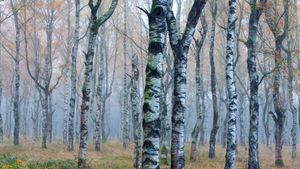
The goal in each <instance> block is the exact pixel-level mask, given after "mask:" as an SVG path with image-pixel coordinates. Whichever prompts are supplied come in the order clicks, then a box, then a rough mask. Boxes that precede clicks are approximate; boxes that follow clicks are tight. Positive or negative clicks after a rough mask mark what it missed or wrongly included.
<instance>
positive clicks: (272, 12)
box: [265, 0, 289, 166]
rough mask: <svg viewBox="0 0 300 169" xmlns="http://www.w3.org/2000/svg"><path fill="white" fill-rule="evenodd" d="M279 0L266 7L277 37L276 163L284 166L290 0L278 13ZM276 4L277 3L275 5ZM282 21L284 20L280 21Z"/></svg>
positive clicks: (269, 23)
mask: <svg viewBox="0 0 300 169" xmlns="http://www.w3.org/2000/svg"><path fill="white" fill-rule="evenodd" d="M277 2H278V1H277V0H276V1H274V2H270V5H269V7H268V8H266V9H265V16H266V22H267V24H268V27H269V29H270V30H271V32H272V34H273V37H274V39H275V52H274V62H275V69H274V72H273V85H272V88H273V104H274V109H275V112H270V113H271V115H272V117H273V120H274V122H275V165H276V166H283V159H282V145H283V142H282V139H283V131H284V122H285V116H286V115H285V110H284V105H283V103H284V102H283V94H282V92H280V87H281V83H280V80H281V78H282V69H283V68H282V62H283V57H282V42H283V41H284V39H285V38H286V33H287V31H288V28H287V27H288V10H289V9H288V2H289V1H288V0H284V5H283V6H284V12H283V14H282V15H281V14H279V13H278V6H277ZM275 4H276V5H275ZM283 16H284V21H283V25H282V24H277V23H279V22H278V21H280V20H282V19H283V18H282V17H283ZM280 23H282V22H280Z"/></svg>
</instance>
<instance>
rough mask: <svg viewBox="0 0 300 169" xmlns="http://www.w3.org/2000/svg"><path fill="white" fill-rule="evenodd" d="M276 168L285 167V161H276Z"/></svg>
mask: <svg viewBox="0 0 300 169" xmlns="http://www.w3.org/2000/svg"><path fill="white" fill-rule="evenodd" d="M275 166H276V167H283V166H284V164H283V160H275Z"/></svg>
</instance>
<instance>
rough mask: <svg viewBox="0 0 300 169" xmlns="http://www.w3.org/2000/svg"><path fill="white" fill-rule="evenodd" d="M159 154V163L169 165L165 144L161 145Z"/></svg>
mask: <svg viewBox="0 0 300 169" xmlns="http://www.w3.org/2000/svg"><path fill="white" fill-rule="evenodd" d="M160 155H161V158H160V163H161V164H164V165H169V158H168V148H167V147H166V146H162V147H161V154H160Z"/></svg>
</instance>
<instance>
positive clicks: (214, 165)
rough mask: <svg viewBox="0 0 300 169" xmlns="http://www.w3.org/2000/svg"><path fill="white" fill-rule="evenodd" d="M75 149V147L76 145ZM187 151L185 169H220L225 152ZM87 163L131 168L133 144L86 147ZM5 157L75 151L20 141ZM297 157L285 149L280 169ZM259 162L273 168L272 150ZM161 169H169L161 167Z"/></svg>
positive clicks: (297, 168)
mask: <svg viewBox="0 0 300 169" xmlns="http://www.w3.org/2000/svg"><path fill="white" fill-rule="evenodd" d="M76 147H78V146H76ZM187 149H188V150H187V152H186V155H187V156H186V168H187V169H222V168H224V160H225V159H224V157H225V149H223V148H222V147H220V146H217V149H216V158H215V159H209V158H208V149H207V148H206V147H199V154H198V158H197V161H196V162H191V161H190V160H189V158H188V155H189V146H187ZM89 150H90V151H89V152H88V159H89V160H88V163H89V166H91V168H96V169H130V168H132V161H133V155H132V154H133V145H130V146H129V147H128V149H127V150H124V149H123V148H122V144H121V143H119V142H114V141H110V142H107V143H105V144H104V145H103V149H102V152H101V153H98V152H95V151H94V150H93V148H92V147H89ZM5 154H11V155H16V156H17V157H18V158H20V159H22V160H24V161H30V160H39V161H41V162H43V161H47V160H49V159H51V160H68V159H73V160H75V159H76V156H77V149H76V151H74V152H71V153H70V152H67V150H66V148H65V146H64V145H62V144H59V143H56V144H52V145H49V146H48V149H46V150H43V149H41V148H40V143H34V142H29V141H26V142H23V143H22V144H21V145H19V146H12V145H11V142H10V144H8V143H5V144H4V145H0V156H2V155H5ZM298 154H299V155H298V157H297V158H296V159H292V158H291V157H290V147H284V150H283V156H284V163H285V167H284V168H282V169H300V152H298ZM247 156H248V152H247V150H246V149H245V148H243V147H240V148H239V151H238V157H237V167H236V168H237V169H245V168H247ZM260 162H261V168H262V169H273V168H274V169H275V166H274V150H272V149H269V148H266V147H265V146H263V145H261V146H260ZM161 168H163V169H164V168H169V166H162V167H161Z"/></svg>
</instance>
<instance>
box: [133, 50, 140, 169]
mask: <svg viewBox="0 0 300 169" xmlns="http://www.w3.org/2000/svg"><path fill="white" fill-rule="evenodd" d="M131 62H132V63H131V67H132V68H131V69H132V75H131V76H132V77H131V93H130V98H131V106H132V128H133V139H134V163H133V164H134V165H133V166H134V168H135V169H141V168H142V142H141V141H142V122H141V113H140V109H139V103H140V97H139V94H138V93H139V92H138V89H139V87H138V83H139V76H140V75H139V68H138V57H137V56H136V55H133V56H132V59H131Z"/></svg>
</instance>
